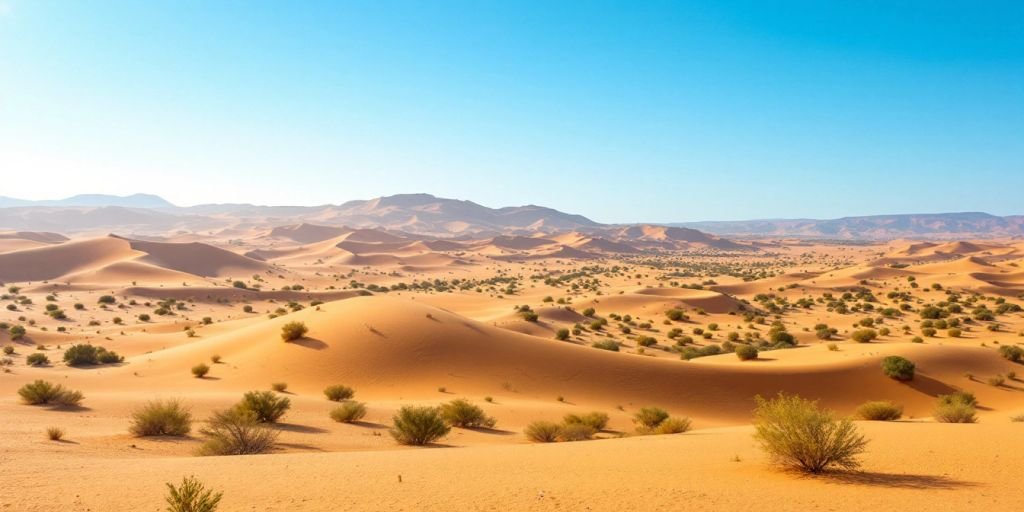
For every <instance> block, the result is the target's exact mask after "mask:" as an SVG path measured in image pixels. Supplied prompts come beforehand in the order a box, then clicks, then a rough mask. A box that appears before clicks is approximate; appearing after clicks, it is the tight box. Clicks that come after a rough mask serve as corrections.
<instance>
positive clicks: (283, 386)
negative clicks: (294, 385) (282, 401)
mask: <svg viewBox="0 0 1024 512" xmlns="http://www.w3.org/2000/svg"><path fill="white" fill-rule="evenodd" d="M270 389H273V390H274V391H277V392H278V393H284V392H285V391H288V383H287V382H274V383H272V384H270Z"/></svg>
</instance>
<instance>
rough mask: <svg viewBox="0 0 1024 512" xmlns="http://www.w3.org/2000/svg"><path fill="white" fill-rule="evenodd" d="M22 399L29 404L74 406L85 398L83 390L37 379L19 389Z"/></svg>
mask: <svg viewBox="0 0 1024 512" xmlns="http://www.w3.org/2000/svg"><path fill="white" fill-rule="evenodd" d="M18 396H20V397H21V401H22V402H24V403H25V404H28V405H61V406H74V405H78V404H79V403H81V401H82V399H83V398H85V397H84V396H83V395H82V392H81V391H74V390H70V389H66V388H65V387H64V386H61V385H60V384H53V383H52V382H47V381H45V380H37V381H35V382H31V383H28V384H25V385H24V386H22V387H21V388H20V389H18Z"/></svg>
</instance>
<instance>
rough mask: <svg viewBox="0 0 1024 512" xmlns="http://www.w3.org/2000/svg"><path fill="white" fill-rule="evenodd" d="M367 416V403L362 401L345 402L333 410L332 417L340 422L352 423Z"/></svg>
mask: <svg viewBox="0 0 1024 512" xmlns="http://www.w3.org/2000/svg"><path fill="white" fill-rule="evenodd" d="M365 416H366V405H364V404H362V403H360V402H345V403H343V404H341V405H339V406H338V407H335V408H334V409H332V410H331V419H332V420H334V421H337V422H339V423H352V422H353V421H359V420H361V419H363V417H365Z"/></svg>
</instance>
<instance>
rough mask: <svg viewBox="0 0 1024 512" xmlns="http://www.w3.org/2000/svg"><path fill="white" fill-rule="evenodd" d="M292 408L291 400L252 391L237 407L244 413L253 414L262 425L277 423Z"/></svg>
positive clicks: (272, 394)
mask: <svg viewBox="0 0 1024 512" xmlns="http://www.w3.org/2000/svg"><path fill="white" fill-rule="evenodd" d="M291 406H292V401H291V400H289V399H288V398H287V397H283V396H278V395H275V394H274V393H273V392H271V391H250V392H248V393H246V394H245V395H243V396H242V401H241V402H239V403H238V405H236V407H238V408H239V409H241V410H243V411H249V412H251V413H252V414H253V416H255V417H256V420H257V421H259V422H260V423H276V422H277V420H279V419H281V417H282V416H284V414H285V413H286V412H288V409H289V408H290V407H291Z"/></svg>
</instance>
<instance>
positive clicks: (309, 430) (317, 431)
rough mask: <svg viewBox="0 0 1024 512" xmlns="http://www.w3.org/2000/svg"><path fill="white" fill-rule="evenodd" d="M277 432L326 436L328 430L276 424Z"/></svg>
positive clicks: (292, 424)
mask: <svg viewBox="0 0 1024 512" xmlns="http://www.w3.org/2000/svg"><path fill="white" fill-rule="evenodd" d="M275 426H276V427H277V429H278V430H283V431H285V432H298V433H301V434H326V433H328V432H330V431H329V430H325V429H322V428H320V427H310V426H309V425H296V424H294V423H277V424H276V425H275Z"/></svg>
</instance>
